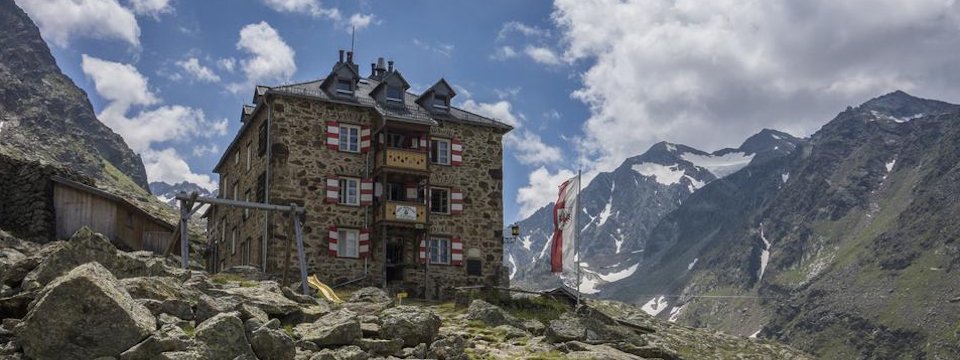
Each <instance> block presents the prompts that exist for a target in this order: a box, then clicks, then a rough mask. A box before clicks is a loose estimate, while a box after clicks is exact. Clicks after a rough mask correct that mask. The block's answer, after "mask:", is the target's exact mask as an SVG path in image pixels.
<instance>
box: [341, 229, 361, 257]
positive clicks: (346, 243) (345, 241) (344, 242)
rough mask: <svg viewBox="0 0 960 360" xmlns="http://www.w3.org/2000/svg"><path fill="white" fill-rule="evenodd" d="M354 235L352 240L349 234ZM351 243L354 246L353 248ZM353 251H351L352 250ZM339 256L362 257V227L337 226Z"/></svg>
mask: <svg viewBox="0 0 960 360" xmlns="http://www.w3.org/2000/svg"><path fill="white" fill-rule="evenodd" d="M351 234H352V235H353V239H352V241H350V239H349V238H348V235H351ZM351 243H352V244H353V245H352V248H351ZM351 249H352V250H353V253H350V250H351ZM337 257H341V258H350V259H358V258H360V229H353V228H337Z"/></svg>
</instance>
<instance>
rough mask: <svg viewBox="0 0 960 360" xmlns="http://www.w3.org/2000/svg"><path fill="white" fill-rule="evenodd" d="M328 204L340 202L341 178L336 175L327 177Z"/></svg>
mask: <svg viewBox="0 0 960 360" xmlns="http://www.w3.org/2000/svg"><path fill="white" fill-rule="evenodd" d="M326 199H327V203H328V204H336V203H339V202H340V177H338V176H336V175H329V176H327V196H326Z"/></svg>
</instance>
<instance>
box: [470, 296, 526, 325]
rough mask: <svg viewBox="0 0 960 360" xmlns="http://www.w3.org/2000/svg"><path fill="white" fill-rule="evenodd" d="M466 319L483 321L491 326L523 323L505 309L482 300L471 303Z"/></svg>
mask: <svg viewBox="0 0 960 360" xmlns="http://www.w3.org/2000/svg"><path fill="white" fill-rule="evenodd" d="M464 318H465V319H467V320H477V321H481V322H483V323H484V324H487V325H489V326H499V325H519V324H520V323H521V321H520V320H518V319H517V318H515V317H513V316H512V315H510V314H507V313H506V312H505V311H503V309H501V308H499V307H497V306H496V305H493V304H490V303H488V302H486V301H483V300H480V299H476V300H473V301H472V302H470V307H468V308H467V313H466V315H465V316H464Z"/></svg>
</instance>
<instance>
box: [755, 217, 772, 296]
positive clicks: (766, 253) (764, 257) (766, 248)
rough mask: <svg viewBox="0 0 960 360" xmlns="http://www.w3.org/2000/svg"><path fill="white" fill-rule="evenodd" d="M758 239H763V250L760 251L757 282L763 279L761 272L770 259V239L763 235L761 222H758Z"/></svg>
mask: <svg viewBox="0 0 960 360" xmlns="http://www.w3.org/2000/svg"><path fill="white" fill-rule="evenodd" d="M760 240H763V252H761V253H760V273H758V274H757V282H760V280H763V272H764V270H766V269H767V263H768V262H769V261H770V241H767V237H766V236H764V235H763V223H760Z"/></svg>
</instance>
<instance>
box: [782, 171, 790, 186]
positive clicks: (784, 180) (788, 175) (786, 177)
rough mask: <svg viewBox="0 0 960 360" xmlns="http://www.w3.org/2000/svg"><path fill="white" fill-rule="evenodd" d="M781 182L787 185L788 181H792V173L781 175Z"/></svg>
mask: <svg viewBox="0 0 960 360" xmlns="http://www.w3.org/2000/svg"><path fill="white" fill-rule="evenodd" d="M780 180H783V183H784V184H786V183H787V180H790V173H783V174H780Z"/></svg>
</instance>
